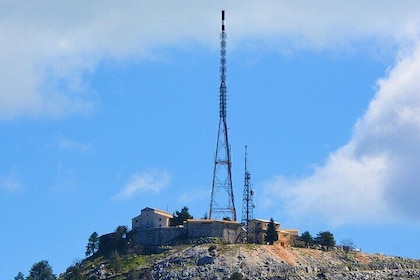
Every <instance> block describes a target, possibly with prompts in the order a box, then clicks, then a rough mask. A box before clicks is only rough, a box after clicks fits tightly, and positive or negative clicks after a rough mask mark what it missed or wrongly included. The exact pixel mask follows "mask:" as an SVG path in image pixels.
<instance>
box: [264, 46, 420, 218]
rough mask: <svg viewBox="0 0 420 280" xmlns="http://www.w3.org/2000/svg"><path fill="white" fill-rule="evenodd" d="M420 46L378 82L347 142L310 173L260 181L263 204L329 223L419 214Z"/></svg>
mask: <svg viewBox="0 0 420 280" xmlns="http://www.w3.org/2000/svg"><path fill="white" fill-rule="evenodd" d="M418 77H420V46H419V47H418V48H417V49H416V50H415V51H413V52H412V53H411V54H409V55H407V56H406V57H404V58H402V59H400V60H399V61H398V62H397V64H396V66H395V67H394V68H392V69H390V70H389V73H388V75H387V77H385V78H383V79H381V80H380V81H379V82H378V90H377V93H376V95H375V97H374V99H373V100H372V101H371V103H370V105H369V108H368V110H367V111H366V113H365V114H364V116H362V117H361V118H360V119H359V120H358V121H357V124H356V125H355V127H354V133H353V136H352V138H351V140H350V141H349V143H348V144H347V145H345V146H344V147H342V148H340V149H338V150H337V151H335V152H334V153H332V154H331V155H330V156H329V157H328V160H327V162H326V163H325V164H324V165H323V166H320V167H317V168H315V170H314V173H313V174H312V175H311V176H309V177H307V178H301V179H297V180H294V181H292V180H287V179H286V178H283V177H278V178H274V179H273V180H271V181H268V182H266V183H265V185H264V193H263V196H264V199H263V201H264V204H265V207H270V205H272V204H273V203H274V201H275V200H276V199H284V200H285V201H286V206H287V209H288V210H287V211H288V212H289V213H290V214H291V215H295V216H298V217H317V219H322V220H325V221H328V222H330V223H333V224H343V223H355V222H379V223H382V222H391V221H395V220H397V219H398V220H406V221H407V220H409V221H413V220H414V221H418V220H420V204H419V203H418V197H420V172H419V171H418V170H420V145H419V143H420V94H419V93H420V80H419V79H418Z"/></svg>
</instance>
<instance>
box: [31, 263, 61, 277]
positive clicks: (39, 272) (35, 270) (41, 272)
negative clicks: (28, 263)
mask: <svg viewBox="0 0 420 280" xmlns="http://www.w3.org/2000/svg"><path fill="white" fill-rule="evenodd" d="M26 279H27V280H55V279H57V278H56V277H55V275H54V274H53V271H52V267H51V266H50V264H49V263H48V261H45V260H44V261H40V262H37V263H35V264H34V265H33V266H32V268H31V270H30V271H29V276H28V278H26Z"/></svg>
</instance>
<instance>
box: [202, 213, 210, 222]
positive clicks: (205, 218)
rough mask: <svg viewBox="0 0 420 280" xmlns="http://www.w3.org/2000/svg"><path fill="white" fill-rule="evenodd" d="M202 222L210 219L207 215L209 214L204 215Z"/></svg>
mask: <svg viewBox="0 0 420 280" xmlns="http://www.w3.org/2000/svg"><path fill="white" fill-rule="evenodd" d="M201 219H202V220H208V219H209V215H208V214H207V212H205V213H204V215H203V217H201Z"/></svg>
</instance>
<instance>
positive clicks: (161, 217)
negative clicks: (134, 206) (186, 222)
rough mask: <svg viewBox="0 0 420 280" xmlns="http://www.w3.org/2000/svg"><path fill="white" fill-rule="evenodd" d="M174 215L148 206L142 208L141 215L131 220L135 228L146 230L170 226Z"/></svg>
mask: <svg viewBox="0 0 420 280" xmlns="http://www.w3.org/2000/svg"><path fill="white" fill-rule="evenodd" d="M172 218H173V215H172V214H170V213H168V212H165V211H162V210H159V209H153V208H150V207H146V208H144V209H142V210H141V213H140V215H138V216H137V217H134V218H133V219H132V220H131V224H132V229H133V230H145V229H149V228H162V227H163V228H166V227H169V224H170V220H171V219H172Z"/></svg>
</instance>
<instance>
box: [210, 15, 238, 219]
mask: <svg viewBox="0 0 420 280" xmlns="http://www.w3.org/2000/svg"><path fill="white" fill-rule="evenodd" d="M219 105H220V112H219V115H220V118H219V131H218V133H217V145H216V155H215V160H214V170H213V184H212V188H211V201H210V213H209V219H214V220H220V219H221V218H229V219H230V220H232V221H236V209H235V202H234V199H233V187H232V172H231V169H232V162H231V158H230V146H229V138H228V128H227V123H226V32H225V11H222V32H221V34H220V101H219Z"/></svg>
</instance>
